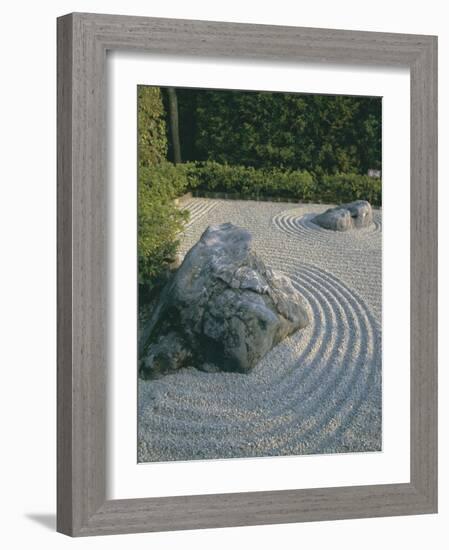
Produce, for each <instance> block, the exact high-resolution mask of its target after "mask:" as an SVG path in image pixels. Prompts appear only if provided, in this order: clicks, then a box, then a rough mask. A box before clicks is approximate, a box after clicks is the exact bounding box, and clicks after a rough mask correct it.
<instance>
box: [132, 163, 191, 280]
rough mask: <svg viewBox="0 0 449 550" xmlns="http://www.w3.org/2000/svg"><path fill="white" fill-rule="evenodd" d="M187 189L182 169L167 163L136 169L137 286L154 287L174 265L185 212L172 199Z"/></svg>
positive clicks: (185, 216)
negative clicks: (170, 266)
mask: <svg viewBox="0 0 449 550" xmlns="http://www.w3.org/2000/svg"><path fill="white" fill-rule="evenodd" d="M186 188H187V177H186V173H185V169H184V168H183V167H182V166H174V165H173V164H171V163H169V162H166V161H165V162H161V163H160V164H157V165H154V166H150V167H148V168H145V167H140V168H139V187H138V190H139V197H138V201H139V208H138V247H137V250H138V260H139V283H140V284H145V285H149V286H151V285H153V284H154V283H155V282H157V280H158V278H159V277H160V276H161V275H162V274H163V273H164V271H165V270H166V269H167V268H168V267H169V265H170V263H172V262H173V260H174V258H175V255H176V250H177V247H178V244H179V242H178V236H179V232H180V231H181V229H182V227H183V223H184V221H185V220H186V219H187V217H188V212H186V211H182V210H180V209H179V208H177V207H176V206H175V203H174V199H175V198H176V197H179V196H180V195H182V193H184V192H185V190H186Z"/></svg>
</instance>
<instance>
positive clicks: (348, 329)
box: [138, 199, 382, 462]
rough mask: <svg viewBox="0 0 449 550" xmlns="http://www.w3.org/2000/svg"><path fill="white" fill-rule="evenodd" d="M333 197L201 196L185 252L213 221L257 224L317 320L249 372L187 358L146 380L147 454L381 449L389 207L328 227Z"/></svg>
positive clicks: (143, 439)
mask: <svg viewBox="0 0 449 550" xmlns="http://www.w3.org/2000/svg"><path fill="white" fill-rule="evenodd" d="M330 206H332V205H323V204H320V205H317V204H302V205H299V204H292V203H273V202H256V201H234V200H213V199H190V200H188V201H187V202H186V203H184V205H183V208H187V209H188V210H189V211H190V212H191V217H190V220H189V222H188V224H186V228H185V232H184V234H183V236H182V241H181V255H184V254H185V253H186V252H187V251H188V250H189V249H190V248H191V247H192V246H193V245H194V244H195V243H196V242H197V241H198V239H199V237H200V236H201V234H202V233H203V231H204V230H205V229H206V227H207V226H208V225H212V224H218V223H223V222H232V223H234V224H235V225H239V226H241V227H245V228H247V229H248V230H249V231H250V232H251V233H252V235H253V239H254V249H255V250H256V252H257V253H258V254H259V255H260V256H261V257H262V258H263V260H264V261H265V262H266V264H267V265H269V266H271V267H273V268H274V269H277V270H278V271H281V272H283V273H285V274H286V275H288V276H289V277H290V278H291V279H292V281H293V284H294V285H295V286H296V287H297V288H298V290H299V291H300V292H301V293H302V295H303V296H304V298H305V299H306V300H307V301H308V304H309V307H310V310H311V312H312V315H311V317H312V320H311V323H310V325H309V326H308V327H307V328H306V329H303V330H300V331H298V332H296V333H295V334H294V335H292V336H291V337H289V338H287V339H286V340H284V341H283V342H282V343H281V344H279V345H278V346H276V347H275V348H274V349H273V350H271V351H270V352H269V353H268V354H267V355H266V356H265V357H264V358H263V359H262V360H261V361H260V362H259V363H258V365H257V366H256V367H255V368H254V370H253V371H252V372H251V373H249V374H232V373H204V372H201V371H199V370H197V369H194V368H191V369H183V370H180V371H179V372H177V373H175V374H170V375H167V376H164V377H162V378H161V379H159V380H151V381H142V380H139V383H138V391H139V395H138V460H139V462H150V461H171V460H193V459H214V458H231V457H256V456H280V455H298V454H317V453H342V452H364V451H380V450H381V447H382V445H381V442H382V438H381V420H382V409H381V404H382V397H381V370H382V368H381V311H382V308H381V294H382V215H381V211H379V210H375V211H374V224H373V225H372V226H371V227H368V228H363V229H358V230H352V231H348V232H345V233H341V232H333V231H329V230H326V229H322V228H320V227H318V226H317V225H315V224H314V223H313V222H312V218H313V215H314V214H318V213H321V212H323V211H324V210H326V209H327V208H329V207H330Z"/></svg>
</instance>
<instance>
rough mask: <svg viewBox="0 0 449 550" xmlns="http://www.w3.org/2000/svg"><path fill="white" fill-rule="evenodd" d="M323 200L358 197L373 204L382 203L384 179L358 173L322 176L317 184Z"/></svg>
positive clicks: (352, 199)
mask: <svg viewBox="0 0 449 550" xmlns="http://www.w3.org/2000/svg"><path fill="white" fill-rule="evenodd" d="M317 188H318V191H319V194H320V197H321V202H331V203H342V202H350V201H355V200H358V199H362V200H367V201H369V202H370V203H371V204H372V205H373V206H380V205H381V204H382V180H381V179H380V178H371V177H369V176H360V175H358V174H335V175H334V176H322V177H321V178H319V183H318V185H317Z"/></svg>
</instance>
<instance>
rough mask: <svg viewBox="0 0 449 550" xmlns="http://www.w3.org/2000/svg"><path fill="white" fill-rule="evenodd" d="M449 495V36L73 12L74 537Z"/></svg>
mask: <svg viewBox="0 0 449 550" xmlns="http://www.w3.org/2000/svg"><path fill="white" fill-rule="evenodd" d="M384 233H385V235H384ZM436 511H437V39H436V37H433V36H422V35H404V34H387V33H373V32H360V31H344V30H328V29H309V28H298V27H278V26H268V25H248V24H234V23H233V24H230V23H215V22H206V21H187V20H175V19H157V18H143V17H128V16H118V15H99V14H81V13H74V14H69V15H66V16H63V17H61V18H59V19H58V510H57V528H58V531H60V532H62V533H65V534H68V535H71V536H88V535H100V534H116V533H131V532H144V531H164V530H179V529H197V528H212V527H227V526H239V525H262V524H269V523H288V522H301V521H317V520H331V519H346V518H362V517H376V516H392V515H406V514H424V513H435V512H436Z"/></svg>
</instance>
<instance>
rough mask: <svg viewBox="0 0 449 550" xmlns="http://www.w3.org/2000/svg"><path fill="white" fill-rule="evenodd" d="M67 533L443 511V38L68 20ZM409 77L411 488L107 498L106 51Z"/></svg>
mask: <svg viewBox="0 0 449 550" xmlns="http://www.w3.org/2000/svg"><path fill="white" fill-rule="evenodd" d="M57 27H58V61H57V70H58V107H57V115H58V151H57V157H58V171H57V175H58V246H57V254H58V311H57V312H58V337H57V345H58V382H57V393H58V405H57V418H58V427H57V437H58V442H57V453H58V456H57V530H58V531H59V532H61V533H64V534H67V535H70V536H88V535H103V534H118V533H136V532H145V531H168V530H180V529H198V528H215V527H231V526H242V525H263V524H275V523H291V522H304V521H319V520H334V519H347V518H367V517H378V516H396V515H411V514H427V513H435V512H437V38H436V37H435V36H423V35H411V34H392V33H378V32H361V31H346V30H330V29H312V28H299V27H280V26H269V25H253V24H241V23H223V22H219V23H218V22H209V21H189V20H176V19H159V18H146V17H130V16H119V15H100V14H86V13H72V14H69V15H65V16H63V17H60V18H58V21H57ZM108 50H128V51H136V52H148V53H156V54H171V55H180V54H183V55H191V56H208V57H210V56H214V57H220V58H236V57H237V58H238V57H241V58H247V59H248V58H249V59H258V60H270V61H286V60H288V61H301V62H307V61H309V62H326V63H335V64H348V63H349V64H358V65H367V66H371V65H388V66H391V67H403V66H406V67H408V68H409V69H410V82H411V87H410V99H411V113H410V115H411V136H410V159H411V165H410V168H411V180H410V192H411V212H410V216H411V218H410V219H411V224H410V238H411V265H410V284H411V295H410V300H411V319H410V323H411V333H410V342H411V349H410V357H411V360H410V376H411V394H410V402H411V408H410V457H411V463H410V482H409V483H397V484H381V485H361V486H346V487H331V488H314V489H292V490H279V491H257V492H241V493H229V494H208V495H193V496H169V497H158V498H138V499H135V498H133V499H120V500H107V498H106V494H107V491H106V481H107V475H106V474H107V472H106V443H105V440H106V408H107V407H106V392H105V387H106V382H107V379H106V377H107V365H108V350H107V338H106V337H107V334H106V323H107V288H106V287H107V285H105V281H106V279H107V244H108V234H107V198H108V197H107V186H106V145H105V142H106V139H105V136H106V101H105V97H106V92H107V82H106V75H105V72H106V71H105V66H106V52H107V51H108Z"/></svg>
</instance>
